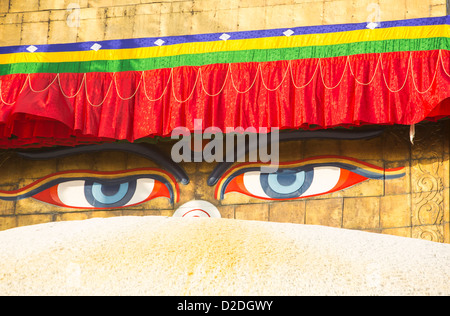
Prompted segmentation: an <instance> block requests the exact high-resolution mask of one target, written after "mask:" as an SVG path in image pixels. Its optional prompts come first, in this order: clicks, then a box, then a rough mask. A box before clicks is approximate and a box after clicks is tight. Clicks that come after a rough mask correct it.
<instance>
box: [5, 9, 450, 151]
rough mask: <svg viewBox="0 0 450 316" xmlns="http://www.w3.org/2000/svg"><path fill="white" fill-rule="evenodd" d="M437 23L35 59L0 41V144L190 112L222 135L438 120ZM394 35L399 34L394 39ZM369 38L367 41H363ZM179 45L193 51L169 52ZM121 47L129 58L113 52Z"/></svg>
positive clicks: (445, 78)
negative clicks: (240, 131)
mask: <svg viewBox="0 0 450 316" xmlns="http://www.w3.org/2000/svg"><path fill="white" fill-rule="evenodd" d="M447 20H448V18H447V17H443V18H436V19H423V20H406V21H398V22H389V23H385V24H383V27H384V29H383V28H381V29H380V30H367V28H366V26H365V25H348V26H340V27H338V29H334V27H331V26H321V27H312V28H311V30H310V28H308V30H305V29H303V28H299V29H294V30H293V31H292V32H306V31H312V32H313V35H311V36H310V35H299V36H297V37H296V36H291V37H289V36H288V35H283V34H284V33H282V34H281V36H279V37H273V34H272V33H274V32H275V31H277V32H278V31H279V30H270V31H261V32H266V33H268V34H265V33H264V34H262V33H261V34H260V33H257V34H256V33H252V32H248V34H247V33H246V34H244V35H245V36H247V38H245V39H237V40H236V41H235V42H233V41H232V40H231V39H233V36H235V37H238V36H241V37H243V36H244V35H243V34H241V33H236V34H231V33H230V34H231V39H230V40H229V41H228V42H224V41H221V42H211V41H212V39H209V37H211V38H212V37H213V36H215V35H214V34H212V35H204V36H203V37H204V38H202V40H204V41H205V42H204V43H198V42H196V41H197V40H198V38H196V37H195V36H194V37H193V38H191V37H182V38H178V37H177V38H173V41H179V42H183V41H184V42H186V43H185V44H183V43H184V42H183V43H181V44H177V43H175V42H174V43H173V44H172V45H168V44H170V43H169V41H170V40H172V39H167V38H166V39H165V43H166V44H167V46H166V47H147V48H146V47H144V48H139V47H138V46H136V45H138V44H139V45H144V44H145V45H147V44H148V43H147V42H148V41H153V40H147V42H146V43H141V42H140V41H138V40H136V41H138V42H139V43H135V42H132V43H131V44H133V45H135V46H136V47H138V48H133V49H132V50H129V51H128V50H124V48H123V47H120V49H116V47H114V45H119V44H120V45H122V46H126V45H128V42H126V41H122V42H120V43H118V42H117V41H111V43H110V42H101V44H102V45H103V46H107V45H111V49H115V50H111V51H112V52H113V53H109V52H108V51H106V52H105V54H106V55H95V54H96V52H92V51H90V50H89V47H90V45H91V43H89V44H88V45H87V46H86V45H85V44H84V43H81V44H73V45H69V46H68V47H67V48H65V46H55V47H53V46H51V45H48V46H45V47H43V48H39V49H45V50H47V52H43V53H40V54H41V55H39V54H38V53H28V52H22V51H21V50H23V47H18V48H14V49H12V48H0V147H1V148H14V147H43V146H53V145H67V146H75V145H79V144H88V143H94V142H102V141H115V140H128V141H135V140H138V139H141V138H148V137H155V136H162V137H167V136H170V135H171V132H172V130H173V129H174V128H176V127H179V126H184V127H187V128H189V129H190V130H193V129H194V120H195V119H202V120H203V128H207V127H210V126H215V127H219V128H220V129H222V130H223V131H225V128H226V127H243V128H248V127H255V128H258V127H267V128H269V129H270V128H273V127H277V128H281V129H298V128H302V129H318V128H322V129H325V128H332V127H337V126H343V127H349V126H360V125H364V124H378V125H385V124H404V125H412V124H416V123H419V122H421V121H423V120H437V119H440V118H444V117H450V51H449V50H448V46H450V45H449V43H450V42H449V38H448V37H447V33H448V30H449V25H448V21H447ZM418 25H419V27H418ZM342 28H345V30H344V32H340V31H341V29H342ZM347 29H348V30H347ZM331 31H332V33H329V34H328V33H326V32H331ZM347 31H349V32H347ZM314 32H316V33H317V34H314ZM320 32H322V33H324V32H325V34H322V33H320ZM370 32H373V33H370ZM443 32H444V33H445V34H442V33H443ZM397 33H398V34H397ZM255 34H256V35H255ZM277 34H278V33H277ZM403 34H404V35H405V36H407V37H408V38H407V39H403V38H402V37H399V36H403ZM269 35H270V36H272V37H267V38H266V37H264V36H269ZM258 36H259V37H258ZM277 36H278V35H277ZM320 36H322V37H323V39H322V38H321V37H320ZM429 36H431V37H430V38H428V37H429ZM256 37H257V38H256ZM372 37H373V38H374V39H376V40H377V41H374V42H367V38H372ZM255 38H256V39H255ZM399 38H400V39H399ZM363 39H365V40H364V41H363ZM189 41H191V42H192V43H191V42H189ZM352 41H355V42H352ZM163 42H164V41H163ZM341 42H343V43H341ZM155 43H157V42H155ZM161 43H162V42H161V41H160V42H159V44H157V45H162V44H161ZM211 43H212V44H211ZM131 44H130V45H131ZM166 44H164V45H166ZM313 44H314V45H317V46H314V47H312V46H308V45H313ZM74 45H75V46H74ZM76 45H78V46H76ZM145 45H144V46H145ZM155 45H156V44H155ZM177 45H178V46H177ZM183 45H188V46H183ZM189 45H191V46H189ZM221 45H222V46H221ZM227 45H230V46H227ZM233 45H234V46H233ZM236 45H241V46H236ZM252 45H253V46H252ZM255 45H256V46H257V45H263V46H264V49H261V50H257V49H254V48H255V47H254V46H255ZM302 45H303V46H304V47H303V46H302ZM327 45H328V46H327ZM85 46H86V47H85ZM100 46H101V45H100ZM133 47H134V46H133ZM189 47H193V48H192V49H194V48H195V49H197V50H198V52H194V53H193V54H192V55H176V54H175V53H174V52H181V51H182V50H183V49H186V51H189V49H190V48H189ZM205 47H206V48H205ZM271 47H274V48H273V49H272V48H271ZM311 47H312V48H311ZM35 48H36V47H35ZM207 48H208V49H211V50H215V49H216V50H217V52H213V53H209V52H208V51H207ZM2 49H3V50H2ZM36 49H38V48H36ZM52 49H55V50H58V52H56V53H52V52H51V50H52ZM65 49H67V50H70V49H72V50H79V52H74V53H72V52H71V51H64V50H65ZM164 49H166V50H164ZM232 49H237V50H236V51H232ZM220 50H225V51H224V52H222V51H220ZM398 50H402V51H398ZM16 51H17V52H16ZM358 51H359V52H362V53H356V52H358ZM374 51H380V52H374ZM38 52H39V50H38ZM100 52H101V51H100ZM128 53H130V54H135V55H136V56H137V57H139V58H137V59H129V60H119V59H114V58H121V57H123V56H125V55H126V54H128ZM30 54H31V55H30ZM52 54H53V55H52ZM55 54H56V55H55ZM108 54H110V55H108ZM115 54H117V55H115ZM124 54H125V55H124ZM139 54H141V55H142V56H141V55H139ZM145 54H147V55H148V56H150V57H151V58H150V57H149V58H147V59H145V58H144V57H145V56H147V55H145ZM155 54H156V55H155ZM158 54H160V55H161V56H159V55H158ZM164 54H165V55H164ZM174 54H175V55H174ZM180 54H181V53H180ZM144 55H145V56H144ZM48 56H53V57H52V58H57V59H58V58H59V59H58V60H59V63H57V62H56V61H55V62H53V61H52V60H49V59H48V58H50V57H48ZM92 56H94V57H92ZM95 56H96V57H95ZM101 56H109V57H108V58H111V60H102V58H103V57H101ZM155 56H156V57H155ZM186 56H187V57H186ZM311 56H312V57H311ZM314 56H320V58H314ZM141 57H142V58H141ZM295 57H297V58H295ZM33 58H35V59H36V61H37V62H33V60H34V59H33ZM77 58H78V59H77ZM86 58H91V59H92V58H93V59H92V61H85V59H86ZM95 58H96V59H95ZM130 58H131V57H130ZM183 58H184V59H183ZM189 58H190V59H189ZM227 58H230V61H229V62H226V60H227ZM72 59H74V60H80V61H73V60H72ZM273 60H275V61H273ZM13 61H16V62H15V63H14V62H13ZM38 61H39V63H38ZM166 63H167V67H164V65H166ZM192 64H198V65H192Z"/></svg>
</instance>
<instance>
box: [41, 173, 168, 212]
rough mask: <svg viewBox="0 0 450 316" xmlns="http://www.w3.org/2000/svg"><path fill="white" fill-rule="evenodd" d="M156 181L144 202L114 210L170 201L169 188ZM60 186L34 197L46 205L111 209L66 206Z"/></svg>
mask: <svg viewBox="0 0 450 316" xmlns="http://www.w3.org/2000/svg"><path fill="white" fill-rule="evenodd" d="M72 181H73V180H72ZM154 181H155V183H154V187H153V190H152V192H151V193H150V195H149V196H148V197H147V198H146V199H145V200H142V201H140V202H138V203H134V204H130V205H124V206H121V207H114V208H117V209H120V208H126V207H131V206H136V205H140V204H142V203H145V202H148V201H150V200H153V199H156V198H159V197H166V198H168V199H170V192H169V189H167V187H166V186H165V185H164V184H163V183H161V182H160V181H158V180H154ZM58 186H59V184H57V185H54V186H53V187H51V188H48V189H45V190H44V191H42V192H40V193H38V194H36V195H34V196H33V198H34V199H36V200H39V201H41V202H44V203H48V204H52V205H56V206H61V207H67V208H73V209H96V210H104V209H111V208H110V207H104V208H103V207H94V206H93V207H92V208H86V207H78V206H71V205H67V204H64V203H63V202H62V201H61V200H60V198H59V196H58Z"/></svg>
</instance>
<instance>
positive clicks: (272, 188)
mask: <svg viewBox="0 0 450 316" xmlns="http://www.w3.org/2000/svg"><path fill="white" fill-rule="evenodd" d="M313 178H314V171H313V169H309V170H298V171H297V170H291V169H286V170H279V171H278V172H276V173H269V174H261V177H260V181H261V187H262V189H263V190H264V192H265V193H266V194H267V195H268V196H269V197H271V198H273V199H290V198H298V197H300V196H301V195H302V194H303V193H304V192H306V190H307V189H308V188H309V187H310V186H311V183H312V180H313Z"/></svg>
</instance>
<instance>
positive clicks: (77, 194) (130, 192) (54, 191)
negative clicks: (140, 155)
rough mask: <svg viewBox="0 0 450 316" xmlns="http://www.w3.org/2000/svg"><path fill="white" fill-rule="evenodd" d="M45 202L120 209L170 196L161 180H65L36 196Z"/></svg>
mask: <svg viewBox="0 0 450 316" xmlns="http://www.w3.org/2000/svg"><path fill="white" fill-rule="evenodd" d="M33 197H34V198H35V199H37V200H40V201H42V202H46V203H50V204H54V205H58V206H63V207H71V208H83V209H89V208H96V209H102V208H120V207H124V206H132V205H137V204H141V203H143V202H146V201H149V200H152V199H155V198H157V197H166V198H169V199H170V198H171V193H170V191H169V189H168V187H167V186H166V185H164V184H163V183H162V182H160V181H158V180H155V179H151V178H141V179H132V180H120V181H117V180H115V181H104V180H103V181H102V180H73V181H65V182H61V183H60V184H57V185H55V186H53V187H51V188H49V189H46V190H44V191H42V192H40V193H38V194H36V195H34V196H33Z"/></svg>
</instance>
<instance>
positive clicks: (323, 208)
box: [0, 120, 450, 243]
mask: <svg viewBox="0 0 450 316" xmlns="http://www.w3.org/2000/svg"><path fill="white" fill-rule="evenodd" d="M449 135H450V121H448V120H447V121H444V122H442V123H429V124H423V125H418V126H417V131H416V139H415V143H414V145H412V144H411V143H410V141H409V127H400V126H397V127H390V128H388V129H387V131H386V132H385V133H384V135H383V136H381V137H378V138H376V139H372V140H363V141H339V140H308V141H294V142H288V143H284V144H281V146H280V158H281V160H282V161H289V162H293V161H298V160H301V159H305V158H310V157H315V156H322V155H335V156H345V157H350V158H355V159H358V160H361V161H363V162H367V163H371V164H373V165H376V166H379V167H384V168H386V169H390V168H396V167H405V168H406V176H405V177H403V178H400V179H395V180H386V181H383V180H368V181H366V182H362V183H360V184H357V185H355V186H353V187H350V188H348V189H345V190H342V191H339V192H335V193H331V194H327V195H321V196H317V197H312V198H307V199H302V200H293V201H285V202H274V201H265V200H260V199H256V198H252V197H249V196H246V195H243V194H238V193H229V194H227V195H225V198H224V199H223V200H221V201H219V200H216V199H215V196H214V191H215V187H210V186H208V185H207V178H208V176H209V174H210V172H211V171H212V170H213V169H214V167H215V165H216V164H215V163H211V164H208V163H182V164H181V166H182V167H183V168H184V169H185V170H186V172H187V173H188V175H189V177H190V180H191V182H190V183H189V184H188V185H181V184H180V193H181V194H180V197H181V198H180V201H179V203H175V205H173V206H172V205H171V204H170V203H169V201H168V199H165V198H158V199H155V200H152V201H149V202H146V203H143V204H141V205H138V206H134V207H127V208H124V209H116V210H106V211H105V210H77V209H70V208H62V207H57V206H52V205H49V204H45V203H42V202H40V201H37V200H34V199H32V198H28V199H23V200H19V201H17V202H11V201H0V230H4V229H8V228H12V227H16V226H24V225H30V224H38V223H45V222H51V221H61V220H83V219H88V218H93V217H108V216H129V215H132V216H143V215H157V216H159V215H160V216H172V215H173V213H174V211H175V210H176V209H177V208H178V207H179V206H181V205H182V204H184V203H186V202H189V201H191V200H206V201H209V202H211V203H212V204H214V205H216V206H217V207H218V209H219V210H220V212H221V215H222V217H224V218H231V219H233V218H234V219H242V220H258V221H273V222H288V223H301V224H310V225H324V226H331V227H341V228H346V229H356V230H363V231H369V232H375V233H384V234H392V235H398V236H403V237H412V238H420V239H429V240H433V241H438V242H447V243H450V232H449V221H450V220H449V215H450V203H449V200H450V192H449V187H450V180H449V175H450V168H449V167H450V161H449V147H450V138H449ZM160 146H161V149H162V150H164V151H165V152H166V154H167V155H170V152H171V143H162V144H161V145H160ZM1 154H2V155H0V158H1V161H3V164H2V182H1V184H0V190H14V189H19V188H22V187H24V186H26V185H27V184H30V183H31V182H33V181H36V180H38V179H40V178H42V177H45V176H47V175H50V174H52V173H55V172H60V171H69V170H99V171H119V170H127V169H134V168H144V167H157V166H156V165H154V164H151V163H149V161H148V160H147V159H143V158H139V157H137V156H134V155H131V154H125V153H118V152H112V153H109V152H105V153H100V154H82V155H78V156H73V157H66V158H61V159H56V160H50V161H29V160H25V159H19V158H18V157H16V156H15V155H14V154H11V153H10V152H7V151H6V152H3V153H1ZM111 157H114V158H113V159H111ZM5 158H6V159H5Z"/></svg>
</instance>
